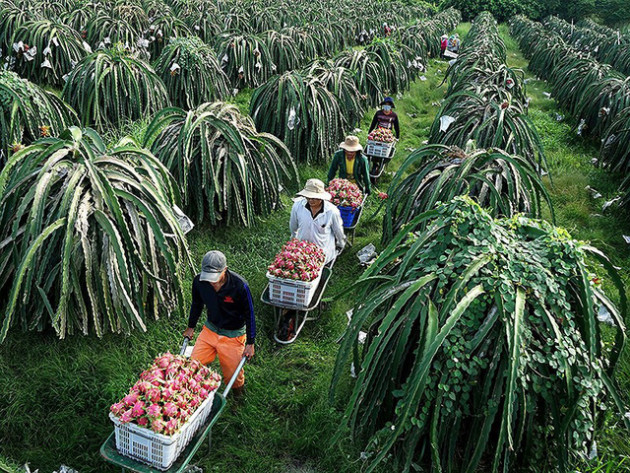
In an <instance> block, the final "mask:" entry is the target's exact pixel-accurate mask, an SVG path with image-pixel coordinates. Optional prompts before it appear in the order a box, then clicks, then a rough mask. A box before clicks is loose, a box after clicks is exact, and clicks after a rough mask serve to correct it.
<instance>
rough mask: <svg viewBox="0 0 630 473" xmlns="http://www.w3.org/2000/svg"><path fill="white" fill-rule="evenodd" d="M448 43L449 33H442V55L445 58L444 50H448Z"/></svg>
mask: <svg viewBox="0 0 630 473" xmlns="http://www.w3.org/2000/svg"><path fill="white" fill-rule="evenodd" d="M447 44H448V35H445V34H443V35H442V41H441V42H440V57H441V58H442V59H444V51H446V45H447Z"/></svg>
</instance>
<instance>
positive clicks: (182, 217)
mask: <svg viewBox="0 0 630 473" xmlns="http://www.w3.org/2000/svg"><path fill="white" fill-rule="evenodd" d="M173 213H174V214H175V218H176V219H177V223H179V226H180V227H181V229H182V232H184V234H186V233H188V232H189V231H191V230H192V229H193V228H194V226H195V224H194V223H192V220H190V219H189V218H188V216H187V215H186V214H185V213H184V212H183V210H182V209H180V208H179V207H178V206H177V205H173Z"/></svg>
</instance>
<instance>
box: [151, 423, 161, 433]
mask: <svg viewBox="0 0 630 473" xmlns="http://www.w3.org/2000/svg"><path fill="white" fill-rule="evenodd" d="M151 430H153V432H157V433H158V434H159V433H161V432H162V431H163V430H164V421H163V420H160V419H155V420H154V421H153V422H151Z"/></svg>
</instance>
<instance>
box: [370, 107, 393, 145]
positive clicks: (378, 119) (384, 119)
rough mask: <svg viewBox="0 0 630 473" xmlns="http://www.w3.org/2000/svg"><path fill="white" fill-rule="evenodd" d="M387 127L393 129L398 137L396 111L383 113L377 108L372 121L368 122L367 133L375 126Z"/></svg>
mask: <svg viewBox="0 0 630 473" xmlns="http://www.w3.org/2000/svg"><path fill="white" fill-rule="evenodd" d="M377 126H378V127H381V128H387V129H389V130H391V129H392V128H393V129H394V133H395V134H396V138H400V125H399V124H398V115H396V112H393V111H392V112H389V113H385V112H384V111H383V110H379V111H378V112H376V113H375V114H374V118H372V123H371V124H370V129H369V130H368V133H369V132H371V131H372V130H373V129H374V128H376V127H377Z"/></svg>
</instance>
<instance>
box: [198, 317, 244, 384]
mask: <svg viewBox="0 0 630 473" xmlns="http://www.w3.org/2000/svg"><path fill="white" fill-rule="evenodd" d="M246 339H247V335H241V336H240V337H234V338H230V337H225V336H223V335H219V334H218V333H215V332H213V331H212V330H210V329H209V328H208V327H206V326H205V325H204V326H203V330H202V331H201V333H200V334H199V336H198V337H197V341H196V342H195V348H193V351H192V354H191V355H190V357H191V358H193V359H195V360H199V361H200V362H201V363H203V364H204V365H207V364H208V363H212V362H213V361H214V358H215V357H216V356H217V355H219V364H220V365H221V371H222V372H223V384H224V386H227V383H229V382H230V379H232V375H234V372H235V371H236V368H237V367H238V364H239V363H240V362H241V358H243V351H244V350H245V340H246ZM243 384H245V373H244V371H243V370H241V372H240V373H239V375H238V376H237V378H236V381H234V385H233V386H232V387H233V388H240V387H241V386H243Z"/></svg>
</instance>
